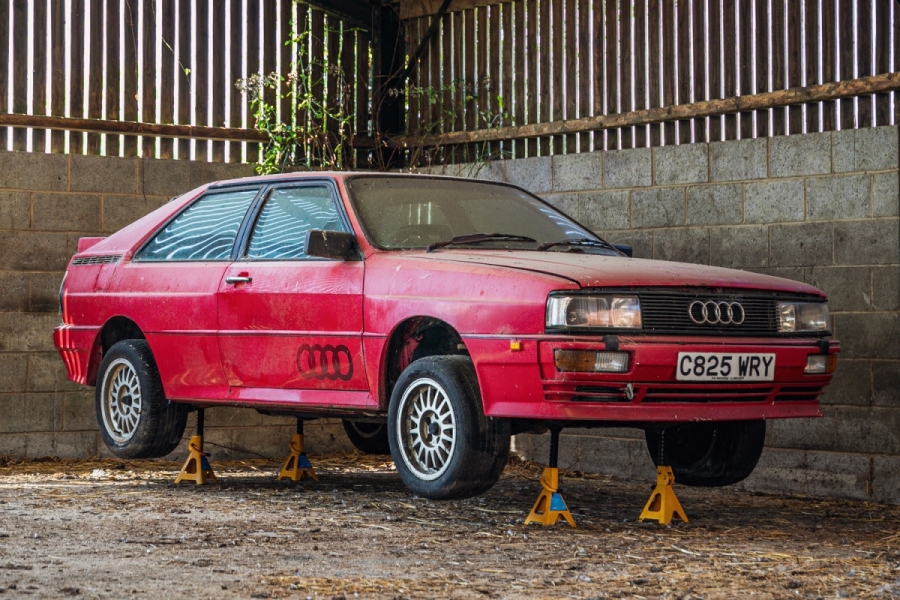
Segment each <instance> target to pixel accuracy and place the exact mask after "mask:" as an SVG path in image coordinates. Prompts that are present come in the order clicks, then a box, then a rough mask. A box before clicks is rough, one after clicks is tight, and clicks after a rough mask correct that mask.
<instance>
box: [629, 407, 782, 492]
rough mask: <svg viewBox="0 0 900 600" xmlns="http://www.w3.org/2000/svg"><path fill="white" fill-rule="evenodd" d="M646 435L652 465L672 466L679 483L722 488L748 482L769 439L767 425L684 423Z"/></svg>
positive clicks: (648, 430) (749, 423)
mask: <svg viewBox="0 0 900 600" xmlns="http://www.w3.org/2000/svg"><path fill="white" fill-rule="evenodd" d="M645 435H646V438H647V449H648V450H649V451H650V458H652V459H653V463H654V464H655V465H656V466H660V465H661V464H662V465H668V466H670V467H672V473H673V474H674V475H675V481H676V482H678V483H683V484H684V485H691V486H698V487H721V486H724V485H731V484H733V483H737V482H739V481H742V480H744V479H746V478H747V476H748V475H750V473H752V472H753V469H754V468H756V463H757V462H759V457H760V455H761V454H762V450H763V444H764V442H765V440H766V422H765V421H722V422H715V423H685V424H683V425H676V426H674V427H669V428H666V429H647V430H646V431H645ZM661 443H662V444H664V446H663V460H662V462H660V460H659V458H660V452H659V450H660V444H661Z"/></svg>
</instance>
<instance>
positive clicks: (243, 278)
mask: <svg viewBox="0 0 900 600" xmlns="http://www.w3.org/2000/svg"><path fill="white" fill-rule="evenodd" d="M251 281H253V278H252V277H248V276H247V275H238V276H228V277H226V278H225V283H250V282H251Z"/></svg>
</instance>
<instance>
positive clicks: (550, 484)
mask: <svg viewBox="0 0 900 600" xmlns="http://www.w3.org/2000/svg"><path fill="white" fill-rule="evenodd" d="M561 430H562V428H561V427H556V426H551V427H550V466H548V467H545V468H544V474H543V475H541V486H542V487H543V488H544V489H543V490H541V493H540V495H539V496H538V499H537V502H535V503H534V507H532V509H531V512H530V513H528V518H526V519H525V524H526V525H528V524H529V523H540V524H541V525H556V524H557V523H559V521H560V520H561V519H565V520H566V521H567V522H568V523H569V525H571V526H572V527H575V526H576V525H575V519H573V518H572V513H570V512H569V507H568V506H566V501H565V500H563V497H562V494H561V493H560V491H559V469H558V468H557V462H558V461H559V432H560V431H561Z"/></svg>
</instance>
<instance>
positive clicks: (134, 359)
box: [94, 340, 188, 458]
mask: <svg viewBox="0 0 900 600" xmlns="http://www.w3.org/2000/svg"><path fill="white" fill-rule="evenodd" d="M94 399H95V408H96V411H97V423H98V424H99V425H100V436H101V437H102V438H103V442H104V443H105V444H106V445H107V446H108V447H109V449H110V450H111V451H112V453H113V454H115V455H116V456H118V457H121V458H158V457H161V456H165V455H167V454H169V453H170V452H172V451H173V450H174V449H175V448H176V447H177V446H178V443H179V442H180V441H181V436H182V435H183V434H184V427H185V424H186V423H187V413H188V411H187V407H186V406H184V405H182V404H173V403H170V402H169V401H168V400H166V397H165V395H164V394H163V388H162V381H161V380H160V377H159V371H158V370H157V368H156V361H155V360H154V359H153V353H152V352H151V351H150V345H149V344H147V342H146V340H123V341H121V342H118V343H116V344H114V345H113V347H112V348H110V349H109V351H108V352H107V353H106V355H105V356H104V357H103V361H102V362H101V363H100V371H99V374H98V376H97V388H96V391H95V395H94Z"/></svg>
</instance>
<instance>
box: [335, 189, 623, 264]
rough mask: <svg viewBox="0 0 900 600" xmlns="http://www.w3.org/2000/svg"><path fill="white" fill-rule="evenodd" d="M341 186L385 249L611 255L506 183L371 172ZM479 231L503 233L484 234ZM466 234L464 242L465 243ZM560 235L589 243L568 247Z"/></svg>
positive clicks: (605, 246)
mask: <svg viewBox="0 0 900 600" xmlns="http://www.w3.org/2000/svg"><path fill="white" fill-rule="evenodd" d="M347 187H348V189H349V190H350V194H351V197H352V199H353V202H354V204H355V206H356V212H357V214H358V216H359V217H360V220H361V221H362V225H363V229H364V230H365V232H366V235H367V237H368V238H369V241H370V242H372V243H373V244H374V245H376V246H378V247H379V248H382V249H385V250H411V249H418V248H423V249H424V248H429V247H430V248H431V249H432V250H433V249H435V248H440V247H447V248H460V247H465V248H480V249H498V248H504V249H506V248H508V249H517V250H535V249H537V248H538V247H540V246H542V245H552V247H553V250H554V251H560V252H566V251H576V252H586V253H592V254H605V255H613V256H615V255H618V254H619V253H618V252H616V251H615V250H614V249H611V248H610V246H609V245H608V244H606V243H605V242H603V241H602V240H600V239H599V238H598V237H597V236H596V235H594V234H593V233H592V232H591V231H589V230H587V229H585V228H584V227H582V226H581V225H579V224H578V223H576V222H575V221H573V220H572V219H570V218H569V217H567V216H566V215H564V214H563V213H561V212H559V211H558V210H556V209H555V208H553V207H552V206H550V205H549V204H547V203H545V202H543V201H541V200H540V199H538V198H536V197H534V196H532V195H530V194H528V193H526V192H525V191H523V190H520V189H518V188H515V187H512V186H507V185H499V184H495V183H488V182H479V181H465V180H459V179H443V178H432V177H408V176H407V177H404V176H387V175H384V176H383V175H375V176H361V177H354V178H353V179H351V180H350V181H349V182H348V186H347ZM485 232H502V233H503V234H502V235H497V234H491V236H492V237H489V238H488V237H485ZM479 234H481V237H479ZM467 238H468V239H471V240H473V241H472V243H466V242H465V240H466V239H467ZM476 238H477V239H476ZM454 240H455V241H454ZM459 240H462V241H459ZM565 240H572V241H573V242H576V243H577V242H580V241H583V240H596V242H597V243H596V244H583V243H581V244H577V245H575V244H567V243H565ZM451 241H452V243H447V242H451Z"/></svg>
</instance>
